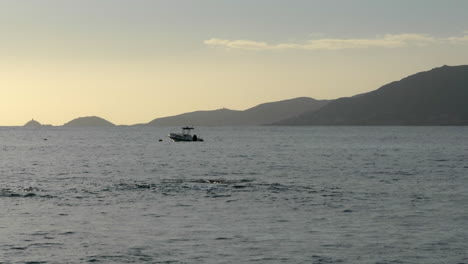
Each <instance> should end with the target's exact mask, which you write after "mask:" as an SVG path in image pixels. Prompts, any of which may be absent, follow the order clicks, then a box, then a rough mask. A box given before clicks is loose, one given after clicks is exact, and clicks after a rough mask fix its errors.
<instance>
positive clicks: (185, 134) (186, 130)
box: [168, 126, 203, 142]
mask: <svg viewBox="0 0 468 264" xmlns="http://www.w3.org/2000/svg"><path fill="white" fill-rule="evenodd" d="M193 129H194V128H193V127H188V126H187V127H183V128H182V133H170V134H169V135H168V136H169V138H171V139H172V140H173V141H174V142H181V141H182V142H193V141H203V139H202V138H200V137H198V136H197V135H195V134H194V135H192V130H193Z"/></svg>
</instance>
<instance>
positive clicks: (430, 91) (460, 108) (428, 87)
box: [275, 66, 468, 125]
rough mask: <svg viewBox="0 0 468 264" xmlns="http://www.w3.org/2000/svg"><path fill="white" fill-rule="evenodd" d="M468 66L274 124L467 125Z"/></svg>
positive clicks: (419, 77) (427, 75)
mask: <svg viewBox="0 0 468 264" xmlns="http://www.w3.org/2000/svg"><path fill="white" fill-rule="evenodd" d="M467 102H468V66H452V67H449V66H443V67H440V68H435V69H432V70H430V71H426V72H420V73H417V74H414V75H411V76H409V77H407V78H404V79H402V80H400V81H396V82H392V83H389V84H387V85H384V86H382V87H381V88H379V89H378V90H375V91H372V92H369V93H365V94H361V95H359V96H353V97H348V98H340V99H336V100H334V101H332V102H330V103H329V104H327V105H326V106H324V107H322V108H320V109H318V110H316V111H309V112H307V113H304V114H302V115H300V116H298V117H295V118H291V119H288V120H285V121H282V122H277V123H275V125H468V103H467Z"/></svg>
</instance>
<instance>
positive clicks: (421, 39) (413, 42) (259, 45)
mask: <svg viewBox="0 0 468 264" xmlns="http://www.w3.org/2000/svg"><path fill="white" fill-rule="evenodd" d="M465 33H466V32H465ZM204 43H205V45H208V46H213V47H222V48H225V49H240V50H344V49H365V48H404V47H421V46H427V45H431V44H441V43H450V44H465V43H468V34H467V35H465V36H461V37H449V38H435V37H433V36H430V35H427V34H399V35H392V34H387V35H384V36H381V37H376V38H354V39H338V38H323V39H313V40H309V41H307V42H304V43H280V44H269V43H267V42H258V41H253V40H228V39H218V38H212V39H208V40H205V41H204Z"/></svg>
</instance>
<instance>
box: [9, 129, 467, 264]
mask: <svg viewBox="0 0 468 264" xmlns="http://www.w3.org/2000/svg"><path fill="white" fill-rule="evenodd" d="M179 130H180V129H179V128H152V127H115V128H86V129H84V128H62V127H49V128H47V127H46V128H39V129H34V128H22V127H17V128H5V127H4V128H0V164H1V166H0V179H1V181H0V263H29V264H33V263H35V264H38V263H57V264H58V263H60V264H62V263H318V264H325V263H359V264H361V263H364V264H366V263H373V264H384V263H388V264H390V263H393V264H395V263H414V264H419V263H425V264H427V263H434V264H441V263H451V264H459V263H468V162H467V160H468V127H211V128H209V127H202V128H200V129H199V131H200V132H201V133H200V134H199V135H200V136H201V137H202V138H204V139H205V142H189V143H183V142H180V143H174V142H171V141H170V140H169V139H168V138H167V134H168V133H169V132H179ZM159 139H162V140H163V141H162V142H160V141H159Z"/></svg>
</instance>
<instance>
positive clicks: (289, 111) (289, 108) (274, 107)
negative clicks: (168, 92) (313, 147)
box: [147, 97, 328, 126]
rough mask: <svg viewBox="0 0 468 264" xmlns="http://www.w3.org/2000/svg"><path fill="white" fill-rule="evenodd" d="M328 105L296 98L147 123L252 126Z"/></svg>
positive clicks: (202, 112) (160, 124) (154, 124)
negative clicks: (240, 109)
mask: <svg viewBox="0 0 468 264" xmlns="http://www.w3.org/2000/svg"><path fill="white" fill-rule="evenodd" d="M326 103H328V101H327V100H315V99H312V98H308V97H300V98H295V99H289V100H284V101H279V102H272V103H265V104H261V105H258V106H255V107H252V108H249V109H247V110H244V111H237V110H230V109H225V108H224V109H218V110H212V111H196V112H190V113H185V114H180V115H176V116H169V117H163V118H157V119H154V120H153V121H151V122H149V123H148V124H147V125H150V126H183V125H196V126H249V125H251V126H253V125H263V124H270V123H273V122H278V121H280V120H283V119H286V118H291V117H293V116H297V115H300V114H302V113H305V112H307V111H314V110H316V109H318V108H320V107H322V106H324V105H325V104H326Z"/></svg>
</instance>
